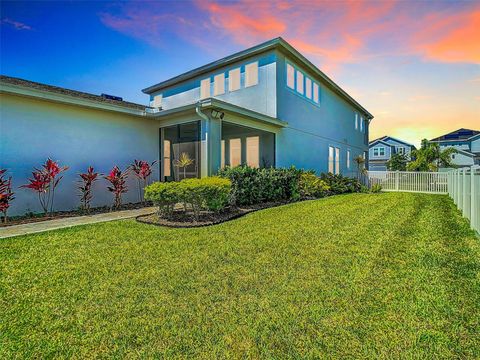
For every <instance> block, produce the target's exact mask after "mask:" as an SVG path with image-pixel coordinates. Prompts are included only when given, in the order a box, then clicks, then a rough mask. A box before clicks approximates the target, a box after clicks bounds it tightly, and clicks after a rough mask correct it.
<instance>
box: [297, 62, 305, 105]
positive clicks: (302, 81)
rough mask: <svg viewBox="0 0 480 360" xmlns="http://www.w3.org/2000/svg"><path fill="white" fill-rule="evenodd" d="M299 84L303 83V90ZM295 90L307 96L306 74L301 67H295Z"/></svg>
mask: <svg viewBox="0 0 480 360" xmlns="http://www.w3.org/2000/svg"><path fill="white" fill-rule="evenodd" d="M299 75H301V76H300V77H301V78H302V80H301V81H300V80H299V79H300V77H299ZM299 84H301V85H302V92H300V90H299V89H298V88H299ZM295 90H296V92H297V93H299V94H300V95H302V96H303V97H305V98H306V96H305V74H304V73H303V72H302V71H301V70H299V69H295Z"/></svg>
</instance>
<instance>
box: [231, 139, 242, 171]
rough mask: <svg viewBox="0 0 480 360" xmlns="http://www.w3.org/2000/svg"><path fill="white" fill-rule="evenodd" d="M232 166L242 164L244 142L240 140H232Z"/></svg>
mask: <svg viewBox="0 0 480 360" xmlns="http://www.w3.org/2000/svg"><path fill="white" fill-rule="evenodd" d="M229 145H230V166H232V167H233V166H238V165H240V164H241V163H242V142H241V140H240V139H230V141H229Z"/></svg>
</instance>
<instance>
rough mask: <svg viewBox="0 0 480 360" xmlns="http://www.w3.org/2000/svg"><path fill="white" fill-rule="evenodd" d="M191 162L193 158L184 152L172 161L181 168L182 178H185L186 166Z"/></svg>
mask: <svg viewBox="0 0 480 360" xmlns="http://www.w3.org/2000/svg"><path fill="white" fill-rule="evenodd" d="M192 164H193V159H191V158H190V155H188V153H186V152H182V153H181V154H180V158H179V159H178V160H175V161H174V162H173V165H174V166H176V167H178V168H183V178H184V179H185V178H186V177H187V166H190V165H192Z"/></svg>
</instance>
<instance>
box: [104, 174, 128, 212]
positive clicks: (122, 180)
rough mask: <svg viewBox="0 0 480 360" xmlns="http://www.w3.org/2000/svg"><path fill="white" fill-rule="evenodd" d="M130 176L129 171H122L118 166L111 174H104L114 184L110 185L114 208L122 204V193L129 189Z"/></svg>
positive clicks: (109, 189)
mask: <svg viewBox="0 0 480 360" xmlns="http://www.w3.org/2000/svg"><path fill="white" fill-rule="evenodd" d="M127 177H128V173H127V172H126V171H125V172H122V171H121V170H120V169H119V168H118V166H114V167H113V169H112V170H111V171H110V174H108V175H107V176H104V178H105V179H106V180H108V181H109V182H110V184H112V186H108V187H107V189H108V191H110V192H112V193H113V196H114V198H113V208H114V209H118V208H119V207H120V206H122V194H123V193H126V192H127V191H128V187H127V184H126V181H127Z"/></svg>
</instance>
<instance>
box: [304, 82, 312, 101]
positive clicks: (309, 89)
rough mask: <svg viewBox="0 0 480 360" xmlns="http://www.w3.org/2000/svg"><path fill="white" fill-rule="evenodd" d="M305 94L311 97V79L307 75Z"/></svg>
mask: <svg viewBox="0 0 480 360" xmlns="http://www.w3.org/2000/svg"><path fill="white" fill-rule="evenodd" d="M305 96H306V97H307V98H309V99H312V80H310V78H309V77H305Z"/></svg>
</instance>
